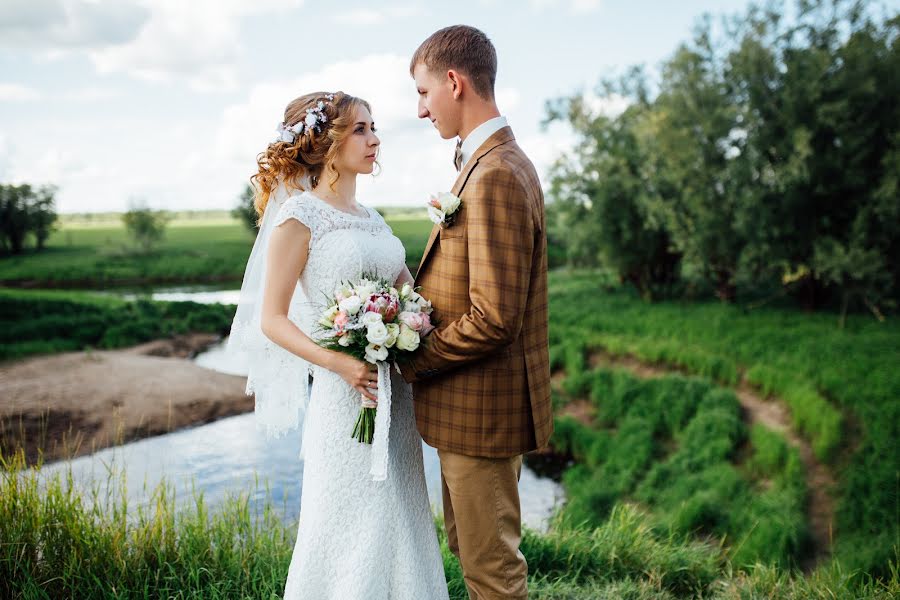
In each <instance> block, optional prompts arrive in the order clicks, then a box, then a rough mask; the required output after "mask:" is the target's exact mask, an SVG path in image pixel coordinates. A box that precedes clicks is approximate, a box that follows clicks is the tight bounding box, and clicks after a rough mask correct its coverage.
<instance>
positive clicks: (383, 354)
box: [319, 275, 434, 444]
mask: <svg viewBox="0 0 900 600" xmlns="http://www.w3.org/2000/svg"><path fill="white" fill-rule="evenodd" d="M431 311H432V308H431V302H429V301H428V300H425V299H424V298H423V297H422V296H421V295H419V293H418V292H416V290H415V289H413V288H412V287H411V286H410V285H409V284H404V285H403V288H402V289H401V290H399V291H398V290H397V289H396V288H394V287H393V286H391V284H390V283H389V282H388V281H386V280H384V279H379V278H378V277H372V276H368V275H364V276H363V277H362V279H360V281H358V282H357V283H355V284H349V283H344V284H342V285H341V286H340V287H338V288H337V289H336V290H335V291H334V297H333V298H330V299H329V304H328V308H326V309H325V310H324V311H323V313H322V316H321V317H320V319H319V325H320V326H321V327H322V329H323V331H324V335H323V337H322V338H321V339H320V340H319V345H321V346H323V347H325V348H328V349H330V350H337V351H339V352H345V353H347V354H350V355H351V356H354V357H356V358H358V359H360V360H366V361H368V362H370V363H372V364H378V363H379V362H387V363H395V362H402V361H403V360H404V359H408V358H409V356H410V354H411V353H412V352H415V350H416V349H417V348H418V347H419V344H420V342H421V339H422V337H424V336H426V335H428V333H430V332H431V330H432V329H434V326H433V325H432V324H431ZM379 385H383V384H382V383H381V382H379ZM374 434H375V403H374V402H372V401H371V400H369V399H368V398H366V397H365V396H363V398H362V408H361V409H360V412H359V417H358V418H357V420H356V425H355V426H354V427H353V433H352V436H353V437H355V438H356V439H357V440H358V441H360V442H365V443H367V444H371V443H372V439H373V437H374Z"/></svg>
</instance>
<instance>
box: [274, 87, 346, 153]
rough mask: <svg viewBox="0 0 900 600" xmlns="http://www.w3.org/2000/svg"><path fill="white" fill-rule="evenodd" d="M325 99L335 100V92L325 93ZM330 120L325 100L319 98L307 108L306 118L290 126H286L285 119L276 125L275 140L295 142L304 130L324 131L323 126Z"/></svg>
mask: <svg viewBox="0 0 900 600" xmlns="http://www.w3.org/2000/svg"><path fill="white" fill-rule="evenodd" d="M325 100H328V101H329V102H331V101H333V100H334V94H325ZM327 122H328V117H327V116H326V115H325V102H324V101H322V100H319V101H318V102H317V103H316V105H315V106H314V107H312V108H307V109H306V118H305V119H301V120H300V121H299V122H297V123H294V124H293V125H291V126H290V127H288V126H286V125H285V123H284V121H282V122H281V123H279V124H278V125H277V126H276V127H275V133H277V134H278V135H276V136H275V140H274V141H275V142H287V143H289V144H290V143H293V142H294V140H295V139H297V136H300V135H303V133H304V132H306V131H309V130H313V131H315V132H316V133H322V127H323V126H324V125H325V123H327Z"/></svg>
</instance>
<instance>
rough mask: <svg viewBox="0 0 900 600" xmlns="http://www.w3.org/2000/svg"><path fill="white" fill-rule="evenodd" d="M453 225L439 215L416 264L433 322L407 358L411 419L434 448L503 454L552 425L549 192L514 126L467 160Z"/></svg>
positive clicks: (532, 444) (527, 446)
mask: <svg viewBox="0 0 900 600" xmlns="http://www.w3.org/2000/svg"><path fill="white" fill-rule="evenodd" d="M452 193H453V194H455V195H456V196H458V197H459V198H460V199H461V201H462V203H461V205H460V208H459V212H458V213H457V214H456V218H455V222H454V223H453V224H452V225H449V226H447V225H445V226H444V227H440V226H438V225H435V226H434V228H433V229H432V231H431V237H430V238H429V240H428V245H427V246H426V247H425V254H424V256H423V257H422V262H421V263H420V264H419V270H418V272H417V274H416V285H418V286H421V288H422V289H421V290H420V293H421V294H422V295H423V296H424V297H425V298H426V299H428V300H431V303H432V306H433V308H434V313H433V314H432V317H434V318H435V320H436V321H437V323H438V326H437V329H435V330H434V331H433V332H432V333H431V334H430V335H429V336H428V337H426V338H425V340H424V344H423V346H422V348H421V349H420V351H419V352H417V353H416V355H415V358H414V360H413V361H412V362H409V363H407V364H406V365H403V366H402V367H401V369H402V372H403V376H404V378H405V379H406V380H407V381H409V382H412V383H414V384H415V385H414V393H415V396H414V397H415V402H414V405H415V413H416V423H417V425H418V428H419V432H420V433H421V434H422V438H423V439H424V440H425V441H426V442H427V443H428V444H429V445H431V446H434V447H436V448H438V449H439V450H447V451H450V452H456V453H459V454H465V455H469V456H482V457H491V458H499V457H510V456H515V455H518V454H523V453H525V452H527V451H529V450H534V449H535V448H539V447H541V446H544V445H546V444H547V441H548V440H549V438H550V433H551V432H552V430H553V416H552V412H551V406H550V358H549V348H548V346H549V340H548V322H547V318H548V310H547V235H546V229H545V218H544V196H543V192H542V191H541V185H540V181H539V180H538V176H537V173H536V171H535V169H534V165H532V164H531V161H530V160H528V157H527V156H525V154H524V153H523V152H522V150H521V148H519V146H518V144H516V141H515V137H514V136H513V134H512V130H511V129H510V128H509V127H504V128H502V129H500V130H498V131H496V132H494V134H493V135H491V137H489V138H488V139H487V140H486V141H485V142H484V143H483V144H482V145H481V146H480V147H479V148H478V150H476V151H475V153H474V154H473V155H472V157H471V158H470V159H469V161H468V162H467V163H466V165H465V166H464V167H463V170H462V172H461V173H460V174H459V178H458V179H457V180H456V184H455V185H454V186H453V190H452Z"/></svg>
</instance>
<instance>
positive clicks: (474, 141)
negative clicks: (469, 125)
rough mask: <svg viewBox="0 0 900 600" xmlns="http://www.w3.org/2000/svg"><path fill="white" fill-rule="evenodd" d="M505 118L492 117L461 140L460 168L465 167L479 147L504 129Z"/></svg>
mask: <svg viewBox="0 0 900 600" xmlns="http://www.w3.org/2000/svg"><path fill="white" fill-rule="evenodd" d="M506 124H507V123H506V117H504V116H500V117H494V118H493V119H488V120H487V121H485V122H484V123H482V124H481V125H479V126H478V127H476V128H475V129H473V130H472V131H471V132H470V133H469V135H467V136H466V139H464V140H463V143H462V147H461V148H460V151H461V152H462V166H463V167H464V166H466V163H467V162H469V159H470V158H472V155H473V154H474V153H475V151H476V150H478V148H479V146H481V145H482V144H483V143H485V142H486V141H487V139H488V138H489V137H491V136H492V135H493V134H494V133H495V132H497V131H498V130H500V129H503V128H504V127H506Z"/></svg>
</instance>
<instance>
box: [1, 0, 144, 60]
mask: <svg viewBox="0 0 900 600" xmlns="http://www.w3.org/2000/svg"><path fill="white" fill-rule="evenodd" d="M148 17H149V13H148V11H147V10H146V9H145V8H143V7H141V6H138V5H137V4H135V3H134V2H124V1H117V0H93V1H91V2H86V1H84V0H4V1H3V3H2V4H0V39H2V40H3V41H2V43H3V45H6V46H12V47H22V46H26V47H35V46H36V47H44V48H50V49H57V50H58V49H61V48H93V47H102V46H107V45H115V44H122V43H125V42H128V41H129V40H131V39H133V38H134V36H135V35H136V34H137V32H138V31H139V30H140V28H141V27H142V26H143V24H144V23H145V22H146V21H147V18H148Z"/></svg>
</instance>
